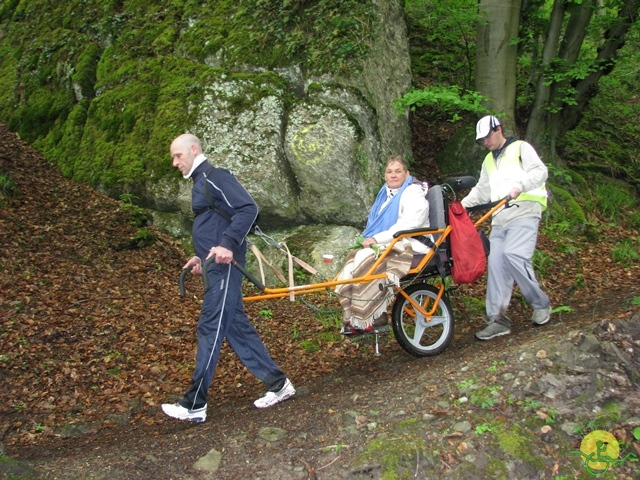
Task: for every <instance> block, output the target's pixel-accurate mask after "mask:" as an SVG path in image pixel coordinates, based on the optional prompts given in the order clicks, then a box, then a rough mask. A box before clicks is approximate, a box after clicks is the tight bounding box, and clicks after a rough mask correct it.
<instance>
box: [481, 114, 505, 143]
mask: <svg viewBox="0 0 640 480" xmlns="http://www.w3.org/2000/svg"><path fill="white" fill-rule="evenodd" d="M498 125H500V120H498V119H497V118H496V117H494V116H493V115H487V116H486V117H482V118H481V119H480V120H479V121H478V123H477V124H476V140H480V139H482V138H487V137H488V136H489V135H490V134H491V132H493V131H494V130H495V129H496V127H497V126H498Z"/></svg>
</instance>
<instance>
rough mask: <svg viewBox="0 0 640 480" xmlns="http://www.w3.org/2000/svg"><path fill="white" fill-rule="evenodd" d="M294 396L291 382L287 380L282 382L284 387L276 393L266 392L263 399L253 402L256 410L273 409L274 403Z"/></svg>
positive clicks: (294, 390)
mask: <svg viewBox="0 0 640 480" xmlns="http://www.w3.org/2000/svg"><path fill="white" fill-rule="evenodd" d="M295 394H296V389H295V388H293V385H292V384H291V381H290V380H289V379H288V378H287V380H286V382H284V386H283V387H282V388H281V389H280V390H278V391H277V392H267V393H265V394H264V396H263V397H260V398H259V399H258V400H256V401H255V402H253V404H254V405H255V406H256V407H258V408H268V407H273V406H274V405H275V404H276V403H280V402H283V401H285V400H286V399H287V398H291V397H293V396H294V395H295Z"/></svg>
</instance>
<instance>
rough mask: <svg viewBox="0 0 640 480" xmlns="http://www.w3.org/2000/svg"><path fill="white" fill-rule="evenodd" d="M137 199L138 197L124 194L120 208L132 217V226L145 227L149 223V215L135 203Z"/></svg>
mask: <svg viewBox="0 0 640 480" xmlns="http://www.w3.org/2000/svg"><path fill="white" fill-rule="evenodd" d="M137 198H138V197H136V196H135V195H133V194H130V193H123V194H122V195H120V208H121V209H122V210H124V211H125V212H126V213H127V214H128V215H129V216H130V217H131V220H130V223H131V225H133V226H134V227H143V226H145V225H146V224H147V223H148V221H149V215H148V214H147V212H146V211H145V210H144V209H143V208H141V207H139V206H137V205H135V204H134V203H133V201H134V200H137Z"/></svg>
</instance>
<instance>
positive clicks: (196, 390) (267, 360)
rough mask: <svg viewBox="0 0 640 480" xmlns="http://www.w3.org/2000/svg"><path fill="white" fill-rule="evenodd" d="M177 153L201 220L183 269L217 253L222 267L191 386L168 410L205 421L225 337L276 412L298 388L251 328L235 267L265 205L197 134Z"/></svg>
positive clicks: (212, 274) (214, 274) (215, 267)
mask: <svg viewBox="0 0 640 480" xmlns="http://www.w3.org/2000/svg"><path fill="white" fill-rule="evenodd" d="M170 151H171V157H172V159H173V166H174V167H176V168H178V169H179V170H180V172H181V173H182V175H183V176H184V178H191V180H193V189H192V209H193V212H194V213H195V214H196V217H195V219H194V222H193V229H192V236H193V244H194V247H195V251H196V256H194V257H193V258H191V259H190V260H189V261H188V262H187V263H186V264H185V265H184V267H183V268H190V267H191V268H192V270H191V272H192V273H194V274H202V265H203V264H204V261H205V260H206V259H207V258H209V257H211V256H212V255H215V263H212V264H211V266H210V267H209V271H208V272H207V275H208V280H209V288H208V289H207V290H206V291H205V293H204V301H203V304H202V310H201V312H200V318H199V320H198V328H197V332H198V349H197V353H196V367H195V371H194V373H193V377H192V379H191V386H190V387H189V389H188V390H187V392H186V393H185V395H184V397H183V398H182V400H180V401H179V402H178V403H175V404H168V403H165V404H163V405H162V410H163V411H164V413H166V414H167V415H169V416H170V417H173V418H177V419H179V420H189V421H192V422H204V421H205V419H206V418H207V394H208V390H209V386H210V384H211V382H212V380H213V375H214V373H215V369H216V365H217V363H218V358H219V356H220V348H221V346H222V342H223V341H224V339H225V338H226V340H227V342H228V343H229V345H230V346H231V348H232V349H233V350H234V352H235V353H236V355H238V358H240V360H241V361H242V363H243V364H244V365H245V367H247V369H248V370H249V371H250V372H251V373H252V374H253V375H255V376H256V377H257V378H258V379H260V380H261V381H263V382H264V383H265V384H266V385H267V392H266V394H265V395H264V396H263V397H261V398H259V399H258V400H256V401H255V402H254V405H255V406H256V407H258V408H266V407H271V406H273V405H275V404H277V403H279V402H281V401H283V400H286V399H288V398H290V397H292V396H293V395H295V393H296V391H295V389H294V387H293V385H292V384H291V382H290V381H289V379H288V378H287V377H286V376H285V374H284V373H283V372H282V371H281V370H280V369H279V368H278V366H277V365H276V364H275V362H274V361H273V360H272V359H271V356H270V355H269V353H268V352H267V349H266V348H265V346H264V344H263V343H262V340H261V339H260V336H259V335H258V332H257V331H256V329H255V328H254V327H253V325H251V324H250V323H249V319H248V318H247V315H246V313H245V311H244V306H243V303H242V274H241V273H240V272H239V271H238V269H236V268H235V267H233V266H232V265H231V261H232V260H235V261H237V262H238V263H239V264H240V265H244V264H245V262H246V250H247V244H246V241H245V237H246V235H247V233H248V232H249V230H250V228H251V226H252V225H253V223H254V222H255V220H256V217H257V215H258V207H257V206H256V204H255V202H254V200H253V198H252V197H251V195H249V193H248V192H247V191H246V190H245V189H244V187H243V186H242V185H241V184H240V182H238V180H237V179H236V178H235V177H234V176H233V174H231V172H229V171H228V170H225V169H222V168H214V167H212V166H211V165H210V164H209V162H207V159H206V157H205V156H204V155H203V154H202V146H201V143H200V140H199V139H198V138H197V137H195V136H194V135H191V134H184V135H180V136H179V137H177V138H176V139H175V140H174V141H173V142H172V144H171V149H170ZM212 207H215V208H212ZM215 209H219V210H222V211H224V212H226V214H223V213H219V212H217V211H216V210H215ZM229 218H230V220H229Z"/></svg>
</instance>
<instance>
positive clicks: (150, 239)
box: [133, 228, 158, 249]
mask: <svg viewBox="0 0 640 480" xmlns="http://www.w3.org/2000/svg"><path fill="white" fill-rule="evenodd" d="M157 239H158V238H157V237H156V235H155V234H154V233H153V232H152V231H151V230H149V229H148V228H141V229H140V230H138V231H137V232H136V237H135V239H134V245H133V246H134V247H135V248H138V249H143V248H147V247H150V246H151V245H153V244H154V243H155V242H156V240H157Z"/></svg>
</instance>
